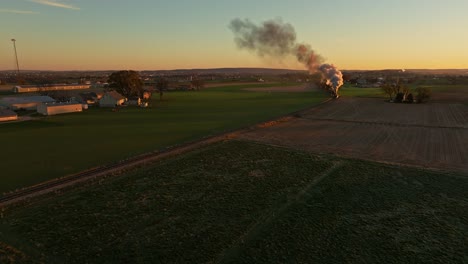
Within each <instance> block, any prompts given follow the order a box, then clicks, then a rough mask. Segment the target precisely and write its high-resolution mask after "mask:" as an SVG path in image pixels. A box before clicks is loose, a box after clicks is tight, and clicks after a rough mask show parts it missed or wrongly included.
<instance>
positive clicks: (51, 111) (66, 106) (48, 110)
mask: <svg viewBox="0 0 468 264" xmlns="http://www.w3.org/2000/svg"><path fill="white" fill-rule="evenodd" d="M82 111H83V106H82V105H81V104H77V103H48V104H40V105H38V106H37V112H38V113H40V114H43V115H58V114H66V113H74V112H82Z"/></svg>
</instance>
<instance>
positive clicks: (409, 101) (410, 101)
mask: <svg viewBox="0 0 468 264" xmlns="http://www.w3.org/2000/svg"><path fill="white" fill-rule="evenodd" d="M413 101H414V97H413V94H412V93H410V94H408V96H407V97H406V102H407V103H408V104H412V103H413Z"/></svg>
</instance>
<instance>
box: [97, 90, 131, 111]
mask: <svg viewBox="0 0 468 264" xmlns="http://www.w3.org/2000/svg"><path fill="white" fill-rule="evenodd" d="M126 100H127V98H125V97H124V96H123V95H121V94H119V93H118V92H116V91H110V92H107V93H105V94H104V95H103V96H102V98H101V100H99V106H100V107H115V106H119V105H122V104H123V103H124V102H125V101H126Z"/></svg>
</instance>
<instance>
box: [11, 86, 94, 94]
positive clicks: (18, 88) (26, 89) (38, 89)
mask: <svg viewBox="0 0 468 264" xmlns="http://www.w3.org/2000/svg"><path fill="white" fill-rule="evenodd" d="M90 87H91V85H89V84H86V85H82V84H44V85H22V86H15V87H13V89H12V90H13V92H14V93H29V92H42V91H64V90H83V89H89V88H90Z"/></svg>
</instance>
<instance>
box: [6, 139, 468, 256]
mask: <svg viewBox="0 0 468 264" xmlns="http://www.w3.org/2000/svg"><path fill="white" fill-rule="evenodd" d="M467 188H468V177H467V176H466V175H465V176H463V175H457V174H450V173H436V172H432V171H425V170H419V169H410V168H403V167H396V166H388V165H382V164H378V163H372V162H364V161H357V160H350V159H342V158H337V157H334V156H317V155H313V154H308V153H304V152H300V151H295V150H290V149H284V148H277V147H272V146H266V145H260V144H254V143H248V142H242V141H228V142H224V143H218V144H215V145H211V146H208V147H206V148H203V149H199V150H196V151H193V152H190V153H188V154H185V155H182V156H179V157H177V158H172V159H168V160H165V161H159V162H157V163H155V164H153V165H151V166H149V167H146V168H141V169H139V170H135V171H132V172H129V173H128V174H126V175H121V176H118V177H114V178H109V179H107V180H105V182H104V183H98V182H96V183H88V184H87V186H82V187H80V188H77V189H74V190H70V191H68V192H66V193H64V194H63V195H60V196H56V197H50V198H48V199H42V200H40V201H37V202H35V203H32V204H29V205H27V206H24V207H21V208H16V209H14V210H12V211H6V212H3V213H2V214H3V218H1V219H0V262H1V263H9V262H14V261H17V262H29V261H37V262H43V263H129V262H131V263H205V262H215V263H285V262H290V263H350V262H351V263H381V262H389V263H431V262H433V263H463V262H466V260H467V259H468V251H467V250H466V245H467V242H468V241H467V237H468V229H467V226H468V210H464V208H465V209H466V208H467V207H468V198H467V196H466V190H467Z"/></svg>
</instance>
